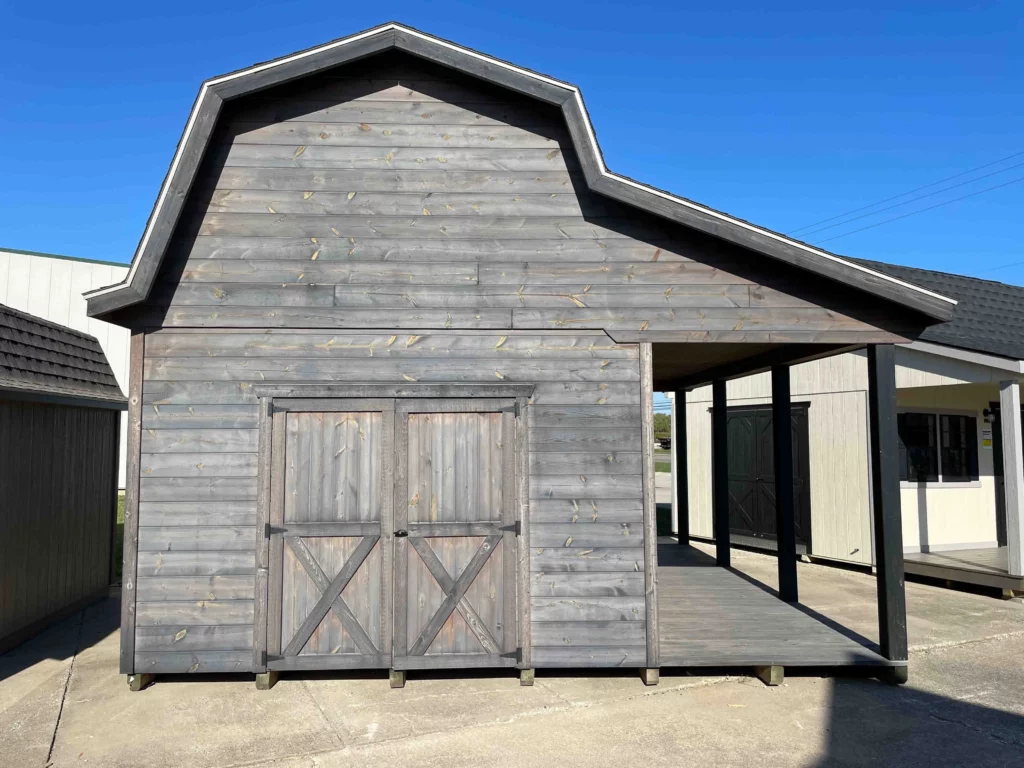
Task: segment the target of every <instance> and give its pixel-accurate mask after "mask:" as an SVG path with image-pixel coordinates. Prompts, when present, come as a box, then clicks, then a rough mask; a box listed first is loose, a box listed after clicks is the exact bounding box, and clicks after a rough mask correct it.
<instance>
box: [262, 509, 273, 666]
mask: <svg viewBox="0 0 1024 768" xmlns="http://www.w3.org/2000/svg"><path fill="white" fill-rule="evenodd" d="M270 533H271V530H270V523H264V524H263V538H264V539H269V538H270ZM264 663H266V662H265V661H264Z"/></svg>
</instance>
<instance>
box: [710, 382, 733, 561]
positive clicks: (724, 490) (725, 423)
mask: <svg viewBox="0 0 1024 768" xmlns="http://www.w3.org/2000/svg"><path fill="white" fill-rule="evenodd" d="M728 427H729V411H728V402H727V396H726V381H725V379H716V380H715V381H713V382H712V383H711V477H712V480H711V485H712V490H711V512H712V515H713V517H714V523H715V524H714V534H715V559H716V560H717V562H718V564H719V565H720V566H722V567H723V568H728V567H729V566H730V565H731V564H732V558H731V554H730V550H729V546H730V541H729V447H728V445H727V443H726V432H727V431H728Z"/></svg>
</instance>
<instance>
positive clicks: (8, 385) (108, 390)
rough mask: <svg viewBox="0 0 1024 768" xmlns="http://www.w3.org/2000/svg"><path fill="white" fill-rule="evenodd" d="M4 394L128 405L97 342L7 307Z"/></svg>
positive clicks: (0, 312) (3, 317) (0, 353)
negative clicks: (17, 391)
mask: <svg viewBox="0 0 1024 768" xmlns="http://www.w3.org/2000/svg"><path fill="white" fill-rule="evenodd" d="M0 389H21V390H28V391H31V392H39V393H44V394H54V395H64V396H68V397H87V398H92V399H99V400H107V401H114V402H124V400H125V397H124V395H123V394H121V389H120V387H118V385H117V379H115V378H114V372H113V371H112V370H111V369H110V364H109V363H108V362H107V358H106V356H105V355H104V354H103V349H102V348H101V347H100V343H99V342H98V341H97V340H96V338H95V337H93V336H90V335H89V334H87V333H81V332H80V331H75V330H72V329H71V328H65V327H64V326H63V325H57V324H56V323H51V322H50V321H48V320H43V319H41V318H38V317H35V316H34V315H29V314H26V313H25V312H19V311H18V310H16V309H11V308H10V307H7V306H4V305H3V304H0Z"/></svg>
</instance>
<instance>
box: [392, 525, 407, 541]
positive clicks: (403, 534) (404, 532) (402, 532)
mask: <svg viewBox="0 0 1024 768" xmlns="http://www.w3.org/2000/svg"><path fill="white" fill-rule="evenodd" d="M408 535H409V532H408V531H407V530H405V528H399V529H398V530H397V531H395V536H397V537H398V538H400V539H404V538H405V537H406V536H408Z"/></svg>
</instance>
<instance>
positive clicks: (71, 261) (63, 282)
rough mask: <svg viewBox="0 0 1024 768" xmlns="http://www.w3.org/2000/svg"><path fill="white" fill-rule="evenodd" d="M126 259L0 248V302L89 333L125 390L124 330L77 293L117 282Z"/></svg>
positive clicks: (121, 482)
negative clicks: (98, 315)
mask: <svg viewBox="0 0 1024 768" xmlns="http://www.w3.org/2000/svg"><path fill="white" fill-rule="evenodd" d="M127 273H128V265H127V264H118V263H116V262H112V261H95V260H92V259H76V258H73V257H70V256H58V255H55V254H52V253H34V252H32V251H18V250H12V249H6V250H5V249H2V248H0V304H6V305H7V306H9V307H13V308H14V309H19V310H21V311H22V312H28V313H29V314H32V315H35V316H36V317H41V318H44V319H46V320H52V321H53V322H55V323H60V324H61V325H64V326H67V327H68V328H74V329H75V330H79V331H84V332H85V333H88V334H90V335H92V336H95V337H96V338H97V339H98V340H99V342H100V345H101V346H102V347H103V352H104V354H105V355H106V356H107V360H108V361H109V362H110V367H111V368H113V370H114V375H115V376H116V377H117V383H118V386H120V387H121V391H122V392H127V391H128V340H129V336H130V334H129V332H128V330H127V329H125V328H121V327H119V326H116V325H111V324H110V323H104V322H103V321H101V320H95V319H93V318H91V317H89V316H88V315H87V314H86V311H85V310H86V307H85V299H84V298H82V294H83V293H85V292H87V291H91V290H94V289H96V288H100V287H102V286H105V285H112V284H113V283H118V282H120V281H121V280H122V279H123V278H124V276H125V275H126V274H127ZM125 429H126V422H125V421H124V419H122V420H121V440H120V447H121V456H120V469H119V470H118V484H119V486H120V487H122V488H123V487H124V470H125V451H126V443H127V433H126V432H125Z"/></svg>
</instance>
